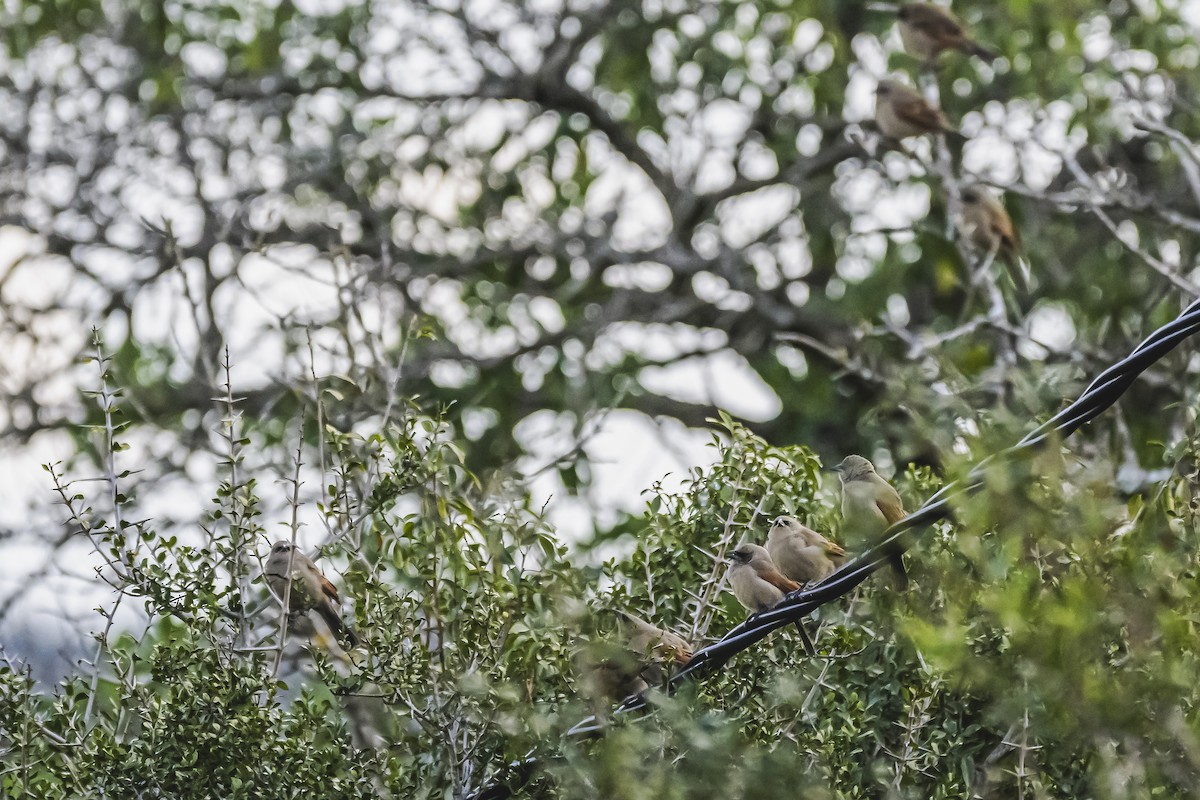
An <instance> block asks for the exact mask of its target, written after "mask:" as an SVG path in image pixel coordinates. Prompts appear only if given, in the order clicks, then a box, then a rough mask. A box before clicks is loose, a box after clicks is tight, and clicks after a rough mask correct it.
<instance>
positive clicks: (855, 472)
mask: <svg viewBox="0 0 1200 800" xmlns="http://www.w3.org/2000/svg"><path fill="white" fill-rule="evenodd" d="M834 469H835V470H836V471H837V473H838V477H839V478H840V479H841V483H842V520H843V521H844V523H845V528H846V531H847V532H849V533H852V534H853V535H855V536H856V537H857V538H858V539H859V540H860V541H870V540H873V539H874V538H876V537H878V536H879V534H881V533H883V532H884V531H885V530H887V528H888V527H889V526H890V525H892V524H893V523H895V522H897V521H898V520H901V519H903V518H904V516H905V513H904V501H903V500H901V499H900V494H899V493H898V492H897V491H896V490H895V489H893V488H892V485H891V484H890V483H888V482H887V481H885V480H884V479H883V478H881V477H879V475H878V473H876V472H875V465H874V464H872V463H871V462H870V461H868V460H867V459H865V458H863V457H862V456H858V455H850V456H846V457H845V458H844V459H842V462H841V463H840V464H838V465H837V466H836V467H834ZM889 557H890V559H891V563H892V567H893V568H894V569H895V570H896V575H897V577H898V580H899V582H900V586H901V588H907V586H908V573H907V572H906V571H905V569H904V559H903V557H902V554H901V553H900V552H899V551H894V552H892V553H890V554H889Z"/></svg>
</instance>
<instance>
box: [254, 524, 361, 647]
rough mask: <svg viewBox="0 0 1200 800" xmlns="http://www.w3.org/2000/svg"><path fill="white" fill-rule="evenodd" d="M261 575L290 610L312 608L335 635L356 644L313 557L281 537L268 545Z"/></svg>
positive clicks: (335, 590)
mask: <svg viewBox="0 0 1200 800" xmlns="http://www.w3.org/2000/svg"><path fill="white" fill-rule="evenodd" d="M263 576H264V577H265V578H266V580H267V585H269V586H270V587H271V591H273V592H274V593H275V595H276V596H277V597H278V598H279V600H280V602H282V601H283V599H284V597H287V603H288V608H289V610H290V611H291V612H293V613H305V612H308V611H315V612H316V613H317V615H318V616H319V617H320V618H321V619H322V620H323V621H324V622H325V624H326V625H327V626H328V627H329V630H330V631H331V632H332V633H333V635H334V636H338V635H339V634H340V635H342V636H344V637H345V638H346V641H347V642H349V643H350V646H351V647H358V645H359V643H360V640H359V638H358V636H357V635H356V634H355V633H354V631H352V630H351V629H350V627H349V626H347V625H346V623H345V622H343V621H342V614H341V611H342V609H341V601H340V600H339V598H338V593H337V589H336V588H335V587H334V585H333V584H332V583H330V582H329V581H328V580H327V579H326V578H325V576H324V575H322V574H321V570H319V569H317V565H316V564H314V563H313V560H312V559H311V558H309V557H308V556H306V555H305V554H304V553H302V552H300V550H299V548H297V547H295V545H293V544H292V543H291V542H289V541H286V540H280V541H278V542H276V543H275V544H274V545H273V546H272V547H271V554H270V555H269V556H267V563H266V564H265V565H264V567H263ZM289 583H290V584H291V591H290V592H289V591H288V584H289Z"/></svg>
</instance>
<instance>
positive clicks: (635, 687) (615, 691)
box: [579, 611, 692, 717]
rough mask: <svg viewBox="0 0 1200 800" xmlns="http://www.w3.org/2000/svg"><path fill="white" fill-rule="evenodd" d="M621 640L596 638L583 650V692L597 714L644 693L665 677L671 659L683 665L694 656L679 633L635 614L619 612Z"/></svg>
mask: <svg viewBox="0 0 1200 800" xmlns="http://www.w3.org/2000/svg"><path fill="white" fill-rule="evenodd" d="M617 614H618V616H619V617H620V623H619V628H620V632H621V636H620V639H619V641H611V640H609V641H604V640H600V641H596V642H593V643H592V644H591V645H589V646H588V647H587V648H586V649H585V650H584V651H583V652H581V653H580V656H579V657H580V663H581V666H582V668H583V672H584V681H585V682H584V684H583V689H584V692H585V693H586V694H587V695H588V696H589V697H590V699H591V700H592V702H593V708H594V712H595V714H596V715H597V716H598V717H607V715H608V712H609V706H610V705H611V704H612V703H613V702H615V701H620V700H623V699H625V698H626V697H630V696H632V695H635V694H641V693H642V692H645V691H647V690H648V689H649V688H650V687H651V686H660V685H662V683H663V682H664V681H665V680H666V677H667V671H666V669H665V667H666V665H667V663H668V662H670V663H673V664H674V665H676V666H683V665H685V664H687V663H688V661H690V660H691V658H692V647H691V645H689V644H688V643H687V641H686V640H685V639H684V638H683V637H682V636H679V635H678V634H675V633H672V632H670V631H667V630H663V629H662V628H659V627H657V626H656V625H652V624H651V623H649V622H647V621H646V620H644V619H642V618H641V617H639V616H637V615H636V614H631V613H629V612H627V611H618V612H617Z"/></svg>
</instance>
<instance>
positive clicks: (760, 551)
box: [729, 542, 817, 655]
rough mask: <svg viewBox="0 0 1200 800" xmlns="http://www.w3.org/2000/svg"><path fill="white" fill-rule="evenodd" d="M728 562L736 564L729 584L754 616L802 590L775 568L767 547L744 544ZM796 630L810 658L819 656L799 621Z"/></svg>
mask: <svg viewBox="0 0 1200 800" xmlns="http://www.w3.org/2000/svg"><path fill="white" fill-rule="evenodd" d="M729 560H730V561H731V562H733V563H732V565H731V566H730V567H729V585H730V586H731V587H732V588H733V596H734V597H736V598H737V599H738V602H739V603H741V604H742V605H743V606H745V607H746V610H747V611H750V612H751V613H754V614H761V613H762V612H763V611H766V610H768V609H770V608H774V607H775V606H776V605H778V604H779V601H780V600H782V599H783V595H784V594H785V593H787V592H794V591H796V590H797V589H799V588H800V584H798V583H796V582H795V581H793V580H791V579H789V578H787V577H786V576H784V575H783V574H781V573H780V572H779V570H778V569H776V568H775V562H774V561H772V560H771V554H770V553H768V552H767V550H766V548H764V547H760V546H758V545H756V544H750V543H749V542H743V543H742V544H739V545H738V546H737V547H736V548H735V549H734V551H733V552H732V553H731V554H730V556H729ZM796 629H797V630H798V631H800V639H801V640H802V641H803V643H804V649H805V650H807V651H808V654H809V655H816V653H817V648H816V647H815V646H813V643H812V639H810V638H809V636H808V631H806V630H804V628H803V627H802V626H801V625H800V621H799V620H797V621H796Z"/></svg>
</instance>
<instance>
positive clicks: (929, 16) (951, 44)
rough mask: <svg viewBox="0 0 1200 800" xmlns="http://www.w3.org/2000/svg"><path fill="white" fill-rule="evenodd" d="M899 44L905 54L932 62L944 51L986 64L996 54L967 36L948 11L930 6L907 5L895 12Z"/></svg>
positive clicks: (991, 60)
mask: <svg viewBox="0 0 1200 800" xmlns="http://www.w3.org/2000/svg"><path fill="white" fill-rule="evenodd" d="M896 16H897V17H898V18H899V20H900V41H901V42H903V43H904V49H905V50H906V51H908V53H909V55H912V56H915V57H916V58H919V59H922V60H923V61H925V62H927V63H932V62H933V61H935V60H936V59H937V57H938V56H940V55H941V54H942V53H944V52H945V51H947V50H961V51H962V52H964V53H966V54H967V55H972V56H979V57H980V58H982V59H983V60H984V61H986V62H988V63H989V64H990V63H991V62H993V61H995V60H996V58H997V56H998V54H997V53H995V52H993V51H991V50H989V49H987V48H986V47H984V46H983V45H981V44H979V42H976V41H975V40H974V39H971V38H970V37H969V36H967V32H966V29H965V28H964V27H963V24H962V23H961V22H959V21H958V19H957V18H956V17H955V16H954V15H953V14H951V13H950V12H949V11H948V10H946V9H944V8H942V7H941V6H936V5H934V4H933V3H908V4H907V5H903V6H900V10H899V11H898V12H896Z"/></svg>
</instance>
